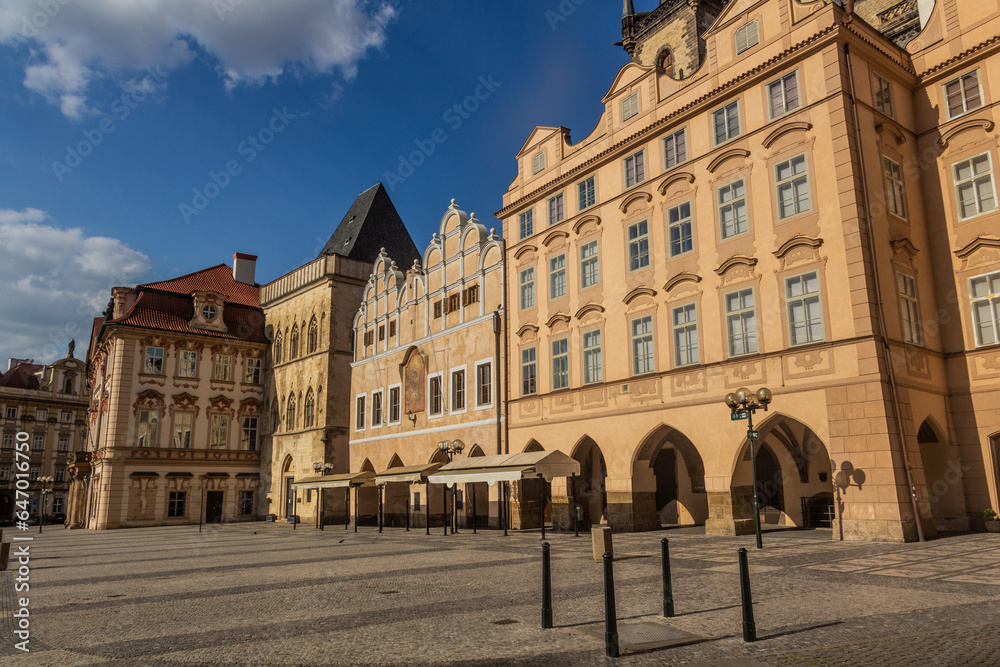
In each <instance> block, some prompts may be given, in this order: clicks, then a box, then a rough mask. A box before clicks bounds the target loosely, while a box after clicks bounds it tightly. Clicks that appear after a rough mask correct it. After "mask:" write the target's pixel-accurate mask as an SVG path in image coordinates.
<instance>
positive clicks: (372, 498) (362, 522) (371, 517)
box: [357, 459, 378, 526]
mask: <svg viewBox="0 0 1000 667" xmlns="http://www.w3.org/2000/svg"><path fill="white" fill-rule="evenodd" d="M361 472H375V466H373V465H372V462H371V461H369V460H368V459H365V460H364V463H362V464H361ZM357 503H358V508H357V512H358V525H359V526H375V525H378V489H377V488H375V487H374V486H362V487H360V488H358V493H357Z"/></svg>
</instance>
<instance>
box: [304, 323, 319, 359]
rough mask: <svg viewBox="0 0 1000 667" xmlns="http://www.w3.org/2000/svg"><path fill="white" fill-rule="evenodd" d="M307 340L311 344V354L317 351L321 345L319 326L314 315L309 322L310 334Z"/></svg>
mask: <svg viewBox="0 0 1000 667" xmlns="http://www.w3.org/2000/svg"><path fill="white" fill-rule="evenodd" d="M306 340H307V342H308V345H309V354H312V353H313V352H315V351H316V347H317V346H318V345H319V327H318V326H316V318H315V317H313V318H312V320H311V321H310V322H309V335H308V337H307V339H306Z"/></svg>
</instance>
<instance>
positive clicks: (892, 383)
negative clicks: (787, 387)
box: [844, 2, 925, 542]
mask: <svg viewBox="0 0 1000 667" xmlns="http://www.w3.org/2000/svg"><path fill="white" fill-rule="evenodd" d="M853 7H854V3H853V2H848V11H849V18H850V19H851V20H853V18H854V12H853ZM845 25H846V23H845ZM844 58H845V59H846V61H847V79H848V81H849V82H850V86H851V110H852V112H853V115H854V139H855V141H856V142H857V145H858V163H859V165H860V170H861V183H862V188H861V192H862V195H863V197H864V205H865V223H866V224H867V225H868V234H867V236H868V253H869V255H870V256H871V262H872V277H873V282H874V287H875V306H876V308H877V309H878V326H879V338H880V342H881V344H882V350H883V353H884V355H885V362H886V374H887V375H888V379H889V395H890V396H891V397H892V409H893V413H894V417H895V421H896V430H897V431H898V433H899V448H900V451H901V452H902V454H903V467H904V469H905V470H906V483H907V484H909V485H910V503H911V504H912V506H913V519H914V522H915V523H916V525H917V539H918V540H919V541H921V542H923V541H925V538H924V529H923V526H921V525H920V508H919V506H918V504H917V488H916V485H915V484H914V483H913V468H912V466H911V465H910V455H909V453H908V452H907V450H906V438H905V431H904V430H903V416H902V414H903V413H902V410H901V409H900V407H899V391H898V388H897V386H896V371H895V369H894V368H893V365H892V350H891V349H890V347H889V336H888V333H887V331H886V328H885V304H884V302H883V301H882V288H881V285H880V282H879V276H878V269H879V263H878V258H877V255H876V248H875V227H874V225H873V224H872V217H871V202H870V200H869V197H868V177H867V175H866V174H865V156H864V148H863V144H862V143H861V122H860V120H859V118H858V102H857V96H856V94H855V88H854V68H853V67H852V66H851V49H850V45H849V44H844Z"/></svg>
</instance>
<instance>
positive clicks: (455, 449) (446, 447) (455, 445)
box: [428, 439, 465, 535]
mask: <svg viewBox="0 0 1000 667" xmlns="http://www.w3.org/2000/svg"><path fill="white" fill-rule="evenodd" d="M438 449H440V450H441V451H442V452H443V453H444V455H445V456H447V457H448V463H451V459H452V456H453V455H455V454H461V453H462V450H463V449H465V443H464V442H462V441H461V440H458V439H456V440H454V441H452V442H448V441H447V440H442V441H441V442H439V443H438ZM444 497H445V503H447V502H448V486H447V485H445V490H444ZM429 500H430V499H429V498H428V501H429ZM457 523H458V516H457V514H456V511H455V489H454V488H452V490H451V534H452V535H454V534H455V533H456V532H458V531H457V530H456V528H457V526H456V524H457Z"/></svg>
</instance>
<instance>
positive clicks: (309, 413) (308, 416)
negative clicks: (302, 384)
mask: <svg viewBox="0 0 1000 667" xmlns="http://www.w3.org/2000/svg"><path fill="white" fill-rule="evenodd" d="M315 412H316V399H315V398H314V397H313V390H312V387H310V388H309V391H307V392H306V409H305V423H304V424H303V426H304V427H305V428H309V427H311V426H312V425H313V416H314V414H315Z"/></svg>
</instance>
